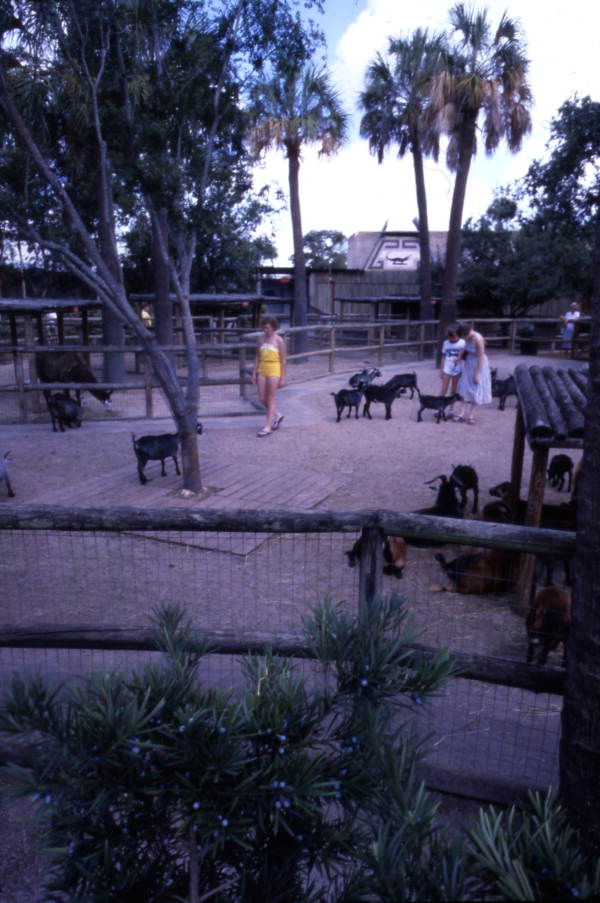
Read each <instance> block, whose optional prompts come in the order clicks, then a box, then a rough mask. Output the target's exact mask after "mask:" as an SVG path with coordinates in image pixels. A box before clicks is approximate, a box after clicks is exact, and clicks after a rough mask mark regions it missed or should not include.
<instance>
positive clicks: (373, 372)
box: [348, 367, 381, 389]
mask: <svg viewBox="0 0 600 903" xmlns="http://www.w3.org/2000/svg"><path fill="white" fill-rule="evenodd" d="M378 376H381V371H380V370H378V369H377V367H371V369H370V370H361V371H360V373H355V374H354V375H353V376H351V377H350V379H349V380H348V383H349V384H350V385H351V386H352V388H353V389H364V388H365V386H368V385H369V383H372V382H373V380H374V379H375V378H376V377H378Z"/></svg>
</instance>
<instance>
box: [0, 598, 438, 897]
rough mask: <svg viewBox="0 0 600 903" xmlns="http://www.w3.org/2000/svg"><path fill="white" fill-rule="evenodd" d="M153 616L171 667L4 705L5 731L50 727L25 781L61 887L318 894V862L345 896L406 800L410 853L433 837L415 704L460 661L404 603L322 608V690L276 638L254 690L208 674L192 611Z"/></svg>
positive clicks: (26, 688)
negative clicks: (188, 615)
mask: <svg viewBox="0 0 600 903" xmlns="http://www.w3.org/2000/svg"><path fill="white" fill-rule="evenodd" d="M155 628H156V637H157V643H158V645H159V647H160V648H161V649H162V651H163V653H164V655H163V660H162V661H161V663H160V664H152V665H149V666H147V667H145V668H144V669H143V670H142V671H140V672H139V673H137V672H133V673H128V674H124V673H109V674H93V675H92V676H90V677H89V678H88V679H87V680H85V681H84V682H83V683H82V684H80V685H77V686H74V687H73V686H70V687H62V688H60V689H57V688H54V689H50V688H49V687H47V686H46V685H45V684H44V682H43V681H41V680H39V679H35V680H32V681H30V682H29V683H27V684H25V683H23V682H22V681H20V680H18V679H15V681H14V682H13V687H12V692H11V693H10V695H9V696H7V698H6V699H4V701H3V702H2V705H1V707H0V730H1V731H2V732H3V733H8V734H13V735H29V734H31V733H32V732H33V733H35V735H36V738H37V740H38V745H37V747H36V750H37V752H36V756H35V763H34V764H33V766H32V767H31V768H30V769H28V770H23V769H15V771H14V778H15V781H16V783H17V784H18V785H19V786H20V789H21V792H23V793H26V794H31V795H32V796H33V798H34V799H35V800H36V801H37V802H38V804H39V808H40V812H41V814H42V816H43V817H44V818H45V821H46V826H47V834H48V842H49V844H50V846H51V847H52V848H53V849H54V850H55V867H54V873H53V880H52V889H53V891H54V892H55V893H57V894H59V893H67V894H68V895H69V899H72V900H82V901H83V900H90V899H93V900H97V901H113V900H114V901H116V900H125V899H126V900H128V901H133V900H140V901H141V900H143V901H145V903H151V901H157V903H158V901H161V903H164V901H166V900H169V899H173V900H174V899H177V898H185V899H191V896H190V897H188V896H186V895H187V894H191V887H192V886H193V887H194V888H195V892H196V893H203V892H208V891H210V890H214V889H215V888H218V887H220V886H223V892H222V893H221V894H217V895H216V896H215V899H217V900H233V899H236V900H255V899H259V897H260V898H261V899H264V900H270V901H275V900H282V901H287V900H291V899H295V900H310V899H316V896H315V894H314V893H313V890H312V885H311V875H312V874H313V871H312V870H313V869H317V870H320V871H321V872H322V873H323V874H327V875H328V877H329V880H331V881H332V882H334V883H335V884H336V886H338V887H339V891H340V894H342V893H344V887H345V886H346V884H347V883H348V880H349V879H348V874H349V873H350V872H352V873H353V874H352V878H351V881H352V882H357V881H360V883H361V886H362V885H363V884H364V881H365V880H367V878H368V873H369V871H370V869H371V865H370V864H369V862H368V856H370V853H369V850H370V845H371V844H372V843H374V842H375V841H376V840H377V838H378V836H379V834H380V832H381V831H382V830H383V827H384V826H385V825H386V824H388V818H389V815H390V813H391V812H392V811H393V813H394V819H393V825H394V831H395V832H396V833H397V831H403V832H404V833H405V834H409V835H412V833H413V832H414V831H416V830H417V829H418V834H419V840H418V843H417V842H416V841H415V842H412V841H411V846H410V849H411V850H416V849H417V847H419V848H420V847H421V846H422V843H423V842H425V841H427V843H428V842H429V840H428V839H429V838H430V836H432V832H433V827H432V824H431V823H432V820H433V817H434V815H435V811H436V805H435V803H434V802H433V801H432V800H431V798H430V797H429V795H428V794H427V793H425V791H424V789H423V787H422V784H421V783H420V780H419V779H418V778H417V774H416V766H417V763H418V761H419V759H420V755H421V750H422V745H423V739H422V737H421V738H418V737H417V735H416V732H415V729H413V727H412V726H411V722H412V721H413V714H412V713H414V711H415V710H416V709H417V708H418V706H420V705H422V704H424V703H426V701H427V699H428V698H429V696H430V695H431V694H433V693H435V692H437V691H438V690H439V689H440V688H441V686H442V685H443V682H444V680H445V679H446V678H447V676H448V675H450V674H451V673H452V672H453V665H452V662H451V660H450V658H449V657H448V656H447V655H442V656H440V657H439V658H437V659H434V660H432V661H429V662H426V663H425V662H423V661H422V660H421V657H420V656H419V654H418V652H416V651H414V650H413V649H412V648H411V647H410V646H409V645H408V644H409V643H410V642H412V640H413V639H414V634H413V633H412V631H411V630H410V628H409V626H408V625H407V623H406V615H405V612H404V608H403V605H402V603H401V601H400V600H399V599H397V598H395V597H392V598H391V599H389V600H385V601H382V602H378V603H375V604H374V605H373V606H371V607H370V608H369V609H365V611H363V612H362V619H361V620H360V621H359V619H358V618H357V617H356V616H354V615H351V614H349V613H348V612H347V611H346V610H345V609H344V608H342V607H341V606H334V605H333V604H332V603H331V602H326V603H325V604H324V605H323V606H322V607H321V608H319V609H318V610H317V612H316V614H315V617H314V618H313V619H311V620H310V621H308V622H307V636H308V639H309V642H311V643H312V645H313V648H314V650H315V652H316V655H317V658H318V659H319V660H320V661H321V662H322V663H323V664H325V661H324V660H325V659H326V658H327V659H329V658H330V657H331V658H332V659H333V661H331V662H329V663H328V664H327V674H326V677H325V680H324V682H322V681H318V682H317V685H316V689H313V688H309V686H308V684H307V682H306V680H305V679H304V678H303V677H302V676H301V674H300V673H299V672H298V670H297V668H296V667H295V666H294V665H293V664H292V663H291V662H290V661H288V660H285V659H282V658H279V657H277V656H275V655H273V654H272V653H270V652H266V653H265V655H264V656H261V657H248V658H246V659H245V660H244V662H243V670H244V674H245V677H246V689H245V690H244V691H243V692H242V693H241V694H238V695H234V694H232V693H226V692H223V691H215V690H211V689H209V688H206V687H203V686H202V685H201V683H200V681H199V679H198V667H199V665H200V663H201V661H202V658H203V656H204V654H205V653H206V651H207V649H206V648H205V647H204V646H203V645H202V644H201V643H199V642H197V641H196V640H195V638H194V631H193V629H192V627H191V625H190V624H189V623H187V622H185V621H184V618H183V615H182V612H181V611H179V610H177V609H173V608H167V609H165V610H163V611H161V612H160V613H159V614H158V615H157V616H156V619H155ZM400 710H401V711H403V712H404V717H403V719H402V720H400V721H398V719H397V718H394V713H396V712H398V711H400ZM382 836H383V835H382ZM394 836H396V835H395V834H394ZM407 842H408V841H407ZM407 849H408V847H407ZM363 856H364V857H367V858H365V860H364V864H360V863H362V859H363ZM357 863H358V864H359V865H358V867H357ZM413 867H414V868H416V866H413Z"/></svg>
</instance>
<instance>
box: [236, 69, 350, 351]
mask: <svg viewBox="0 0 600 903" xmlns="http://www.w3.org/2000/svg"><path fill="white" fill-rule="evenodd" d="M251 119H252V122H253V125H252V128H251V129H250V133H249V138H250V145H251V148H252V149H253V151H254V152H255V153H256V154H260V153H261V152H263V151H265V150H268V149H271V148H274V147H275V148H278V149H280V150H283V151H285V155H286V157H287V160H288V180H289V190H290V213H291V220H292V236H293V243H294V315H293V324H294V326H305V325H306V323H307V320H308V293H307V287H306V266H305V262H304V240H303V235H302V217H301V210H300V187H299V186H300V183H299V174H300V160H301V154H302V147H303V146H304V145H305V144H318V143H320V145H321V147H320V151H319V153H321V154H327V155H328V156H329V155H330V154H333V153H335V152H336V151H337V150H339V148H340V147H341V145H342V143H343V141H344V138H345V136H346V127H347V115H346V114H345V113H344V112H343V110H342V108H341V105H340V101H339V98H338V94H337V93H336V91H335V90H334V89H333V88H332V86H331V84H330V80H329V76H328V74H327V72H326V71H325V70H324V69H316V68H315V67H314V66H313V65H311V64H307V65H303V66H293V65H292V66H291V67H290V66H288V67H286V68H285V69H283V68H280V69H278V70H277V71H275V72H274V74H273V76H272V77H271V78H269V79H267V80H264V81H261V82H260V83H258V84H257V85H256V86H255V87H254V90H253V92H252V104H251ZM306 344H307V336H306V333H300V334H299V335H298V336H297V339H296V342H295V346H294V347H295V351H296V352H297V353H300V354H301V353H302V352H303V351H305V350H306Z"/></svg>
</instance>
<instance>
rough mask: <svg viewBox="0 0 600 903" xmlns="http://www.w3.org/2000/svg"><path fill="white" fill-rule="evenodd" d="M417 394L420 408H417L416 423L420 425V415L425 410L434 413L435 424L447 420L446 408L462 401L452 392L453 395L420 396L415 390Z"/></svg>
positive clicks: (456, 393)
mask: <svg viewBox="0 0 600 903" xmlns="http://www.w3.org/2000/svg"><path fill="white" fill-rule="evenodd" d="M417 394H418V396H419V402H420V404H421V407H420V408H419V410H418V413H417V423H421V420H422V417H421V414H422V413H423V411H425V410H430V411H435V412H436V414H435V421H436V423H439V422H440V420H447V419H448V418H447V417H446V408H448V407H451V406H452V405H453V404H454V402H455V401H461V400H462V399H461V396H460V395H459V394H458V392H454V394H453V395H421V393H420V392H419V390H418V389H417Z"/></svg>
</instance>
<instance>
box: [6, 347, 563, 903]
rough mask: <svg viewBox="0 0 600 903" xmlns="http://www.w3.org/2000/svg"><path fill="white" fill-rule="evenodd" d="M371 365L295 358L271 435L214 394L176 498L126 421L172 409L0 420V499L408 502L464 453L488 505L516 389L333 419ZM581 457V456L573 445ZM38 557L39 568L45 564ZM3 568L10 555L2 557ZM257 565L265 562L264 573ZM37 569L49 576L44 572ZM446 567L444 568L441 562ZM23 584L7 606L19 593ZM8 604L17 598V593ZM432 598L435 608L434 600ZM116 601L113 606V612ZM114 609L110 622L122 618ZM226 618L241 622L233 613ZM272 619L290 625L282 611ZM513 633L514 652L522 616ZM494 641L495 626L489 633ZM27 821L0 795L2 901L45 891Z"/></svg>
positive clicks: (158, 425) (426, 378)
mask: <svg viewBox="0 0 600 903" xmlns="http://www.w3.org/2000/svg"><path fill="white" fill-rule="evenodd" d="M490 358H491V363H492V365H493V366H497V367H498V375H499V377H504V376H506V375H508V374H509V373H510V372H512V369H513V368H514V366H515V365H517V364H521V363H525V364H539V365H544V364H546V363H551V364H552V365H553V366H572V364H571V362H570V361H567V360H565V359H561V358H549V359H543V358H526V357H519V358H515V357H509V356H508V355H504V354H494V353H493V352H492V353H491V355H490ZM370 365H373V362H372V361H369V360H359V361H356V362H355V363H354V362H350V363H349V364H348V367H347V368H345V369H344V372H339V373H337V374H334V375H328V376H325V377H319V378H315V371H314V368H313V367H312V366H311V365H292V366H290V379H289V385H288V386H287V387H286V388H284V389H283V390H281V392H280V394H279V401H278V404H279V407H280V409H281V411H282V412H283V413H284V415H285V419H284V421H283V424H282V426H281V428H280V430H279V431H278V432H277V433H275V434H273V435H272V436H271V437H268V438H264V439H259V438H257V435H256V434H257V431H258V429H259V428H260V427H261V426H262V423H263V419H264V418H263V416H262V415H261V414H260V413H259V412H257V411H254V410H253V409H252V407H251V405H250V403H249V402H246V403H245V405H244V406H242V408H241V409H240V406H239V401H238V400H237V399H236V397H235V393H231V396H230V397H231V406H232V408H235V410H234V411H233V413H235V415H236V416H231V415H229V414H227V398H228V397H229V396H227V391H226V390H221V397H220V402H221V403H220V405H219V404H217V403H216V402H214V401H213V400H212V399H208V398H207V399H206V404H205V406H204V408H203V410H202V413H201V416H202V419H203V421H204V433H203V436H202V438H201V440H200V449H201V461H202V473H203V481H204V484H205V486H206V487H207V488H208V489H209V490H210V491H209V493H208V494H207V496H206V497H205V498H188V499H182V498H181V496H180V495H179V494H178V493H177V489H178V488H179V487H180V485H181V483H180V479H179V478H178V477H177V476H176V475H174V474H173V472H172V467H171V466H170V464H169V465H168V471H169V475H168V476H167V477H166V478H164V479H163V478H161V477H160V476H159V475H158V473H159V471H158V465H157V464H149V465H148V475H149V476H150V477H152V482H151V483H149V484H148V486H141V485H140V484H139V482H138V480H137V475H136V471H135V460H134V457H133V453H132V449H131V433H132V432H136V433H137V434H138V435H139V434H140V433H144V432H148V433H157V432H161V431H163V430H164V431H167V430H170V429H171V424H170V421H169V420H167V419H165V420H155V421H153V422H152V423H151V424H148V423H146V422H144V423H143V425H141V424H140V421H139V420H135V421H133V420H122V419H116V418H107V419H105V418H102V419H98V420H92V419H91V418H84V425H83V427H82V428H81V429H80V430H72V431H70V432H69V433H68V434H60V433H53V432H52V430H51V428H50V424H49V421H48V420H47V419H44V418H42V419H40V420H39V421H38V422H33V423H29V424H4V425H1V426H0V452H3V451H6V450H10V452H11V458H12V461H11V465H10V466H11V478H12V482H13V487H14V489H15V492H16V497H15V499H8V498H7V495H6V490H5V487H4V486H0V505H2V504H7V503H12V502H16V503H18V504H47V503H50V504H57V503H58V504H60V503H64V504H77V505H93V506H97V505H108V506H110V505H120V504H127V505H142V506H143V505H164V506H177V507H180V506H183V507H192V508H193V507H195V506H201V507H202V508H211V507H218V508H221V509H222V508H238V507H246V508H280V507H285V508H303V507H304V508H320V509H330V510H336V509H337V510H347V509H351V510H355V509H362V508H385V509H393V510H397V511H411V510H414V509H415V508H420V507H423V506H426V505H429V504H431V503H432V502H433V500H434V494H433V492H432V491H431V489H430V487H429V486H427V485H426V481H428V480H431V479H432V478H434V477H436V476H437V475H439V474H442V473H445V474H448V473H449V472H450V470H451V469H452V467H453V466H454V465H457V464H470V465H472V466H473V467H475V469H476V470H477V472H478V475H479V480H480V487H481V490H480V493H481V494H480V507H481V506H483V505H484V504H485V503H486V502H487V501H488V500H489V498H490V497H489V495H488V489H489V487H490V486H493V485H495V484H496V483H498V482H500V481H502V480H505V479H508V477H509V475H510V466H511V456H512V446H513V432H514V421H515V400H514V398H511V399H509V401H508V403H507V406H506V410H505V411H499V410H498V409H497V401H496V400H494V402H493V403H492V404H491V405H488V406H485V407H483V408H481V409H479V410H478V412H477V423H476V425H474V426H470V425H467V424H459V423H453V422H447V423H444V422H442V423H440V424H437V423H435V421H434V419H433V416H432V412H430V411H426V412H424V414H423V422H421V423H418V422H417V411H418V409H419V403H418V398H417V396H416V395H415V397H414V398H413V399H412V400H411V399H410V397H409V396H410V393H408V394H406V395H404V396H403V397H401V398H398V399H397V400H396V401H395V402H394V405H393V408H392V419H391V420H390V421H386V420H385V419H384V409H383V406H381V405H374V406H372V415H373V419H372V420H369V419H367V418H364V417H362V416H361V417H359V418H358V419H355V418H354V417H352V418H350V419H348V418H346V417H345V416H344V418H343V419H342V421H341V422H339V423H337V422H336V412H335V405H334V400H333V398H332V397H331V393H332V392H335V391H337V390H338V389H340V388H343V387H346V386H347V385H348V377H349V375H350V374H351V373H352V372H355V371H356V370H359V369H361V367H362V366H370ZM576 366H580V365H579V364H577V365H576ZM380 369H381V373H382V380H386V379H388V378H389V377H391V376H392V375H394V374H395V373H398V372H409V371H411V370H415V371H416V372H417V376H418V383H419V387H420V389H421V391H422V392H423V393H430V394H437V393H438V391H439V377H438V374H437V370H436V369H434V367H433V365H432V362H430V361H429V362H423V363H417V364H413V363H410V364H406V363H400V362H390V363H387V364H386V365H385V366H383V367H381V368H380ZM251 391H252V390H249V394H250V392H251ZM94 404H95V402H89V405H90V411H91V410H94V411H96V409H95V408H93V405H94ZM573 458H574V459H575V460H576V459H577V453H574V454H573ZM529 469H530V454H529V451H528V450H527V449H526V455H525V463H524V471H523V474H524V481H523V485H522V487H521V494H522V495H525V494H526V491H527V479H528V475H529ZM546 498H547V500H549V501H557V502H559V501H564V500H565V498H566V495H565V493H564V492H563V493H558V492H556V491H555V490H553V489H550V488H548V490H547V495H546ZM345 547H347V541H346V546H344V548H345ZM341 551H342V550H341V548H337V549H336V554H338V555H341ZM450 557H453V556H452V555H451V556H450ZM271 560H272V559H269V561H271ZM39 565H40V568H41V567H42V565H41V562H39ZM3 567H7V563H6V561H5V562H4V565H3ZM169 567H173V565H169ZM260 568H261V565H260V564H259V565H258V573H259V574H260ZM348 572H349V569H347V568H346V569H345V570H344V575H343V576H344V579H349V578H348V577H347V573H348ZM40 573H41V577H40V582H41V583H42V585H44V581H45V580H46V575H45V574H42V572H41V571H40ZM340 573H341V572H340ZM349 573H350V574H353V572H349ZM24 576H27V577H28V578H29V577H30V575H24ZM438 578H439V579H441V573H439V574H438ZM246 579H247V575H245V574H242V575H241V576H240V580H246ZM353 579H355V576H353ZM149 580H152V575H150V577H149ZM43 588H45V587H44V586H43ZM17 595H18V594H16V595H15V599H14V608H13V609H12V614H13V615H16V613H17V611H18V610H19V608H18V605H19V603H20V601H21V600H18V598H17ZM67 595H68V594H67V593H66V591H65V601H64V603H63V604H64V612H63V615H64V617H63V618H61V617H59V616H58V615H57V620H68V618H69V616H70V615H72V611H71V610H70V603H69V600H68V598H67ZM78 596H79V591H77V592H75V593H74V594H73V606H75V605H76V603H77V597H78ZM460 604H463V602H462V601H461V603H460ZM469 604H470V603H469V601H468V600H466V601H465V602H464V605H466V606H467V608H468V606H469ZM7 606H8V607H10V606H11V603H10V601H9V602H8V603H7ZM436 607H437V608H440V603H439V602H437V603H436ZM33 608H35V606H34V607H33ZM118 611H119V605H118V604H117V605H116V606H115V610H114V614H115V615H116V614H117V612H118ZM456 611H457V610H456V609H453V615H452V616H448V618H447V624H446V628H444V627H442V633H444V631H446V633H448V631H449V629H450V621H451V620H453V619H454V620H456V621H457V622H458V620H457V618H456ZM463 613H464V612H463ZM110 614H111V613H109V615H110ZM467 614H469V612H468V611H467ZM28 615H32V616H33V619H36V617H39V619H40V620H43V619H44V618H43V612H42V613H38V615H36V612H35V610H33V609H31V608H30V609H29V612H28ZM220 615H223V607H222V608H221V610H220ZM262 616H263V617H264V618H265V622H266V624H269V623H270V621H269V618H270V616H271V612H270V609H265V612H264V613H263V615H262ZM475 616H476V617H477V613H476V612H475ZM278 617H279V615H278ZM493 617H494V618H496V617H497V618H502V619H503V621H502V622H503V623H504V618H505V615H504V614H500V613H499V612H496V613H495V614H494V615H493ZM109 619H110V620H113V621H114V620H116V617H114V618H112V617H110V618H109ZM3 620H4V619H3ZM11 620H12V618H11ZM28 620H29V617H28ZM86 620H87V619H86ZM232 620H233V623H235V617H233V616H232ZM257 621H258V619H257ZM277 625H278V626H279V625H281V626H285V627H286V628H289V627H290V626H292V627H294V626H296V625H295V624H294V623H293V622H290V623H288V622H286V623H285V624H283V623H282V622H281V621H278V622H277ZM215 626H216V625H215ZM222 626H227V625H222ZM253 626H256V627H260V626H264V625H263V624H260V623H255V624H254V625H253ZM518 631H519V638H518V643H519V644H520V646H519V650H518V653H519V655H520V651H521V646H522V643H523V637H522V627H521V625H518ZM494 641H495V637H493V638H492V640H491V642H492V644H493V642H494ZM507 642H508V641H507ZM510 642H512V640H511V641H510ZM516 642H517V641H516V640H515V643H516ZM466 644H467V647H468V646H469V644H470V638H469V637H467V639H466ZM509 645H510V643H509ZM472 651H475V650H472ZM478 651H479V650H478ZM492 651H493V652H494V654H499V652H501V651H503V650H499V649H495V648H494V647H493V645H492ZM504 651H506V650H504ZM21 819H22V810H21V809H20V808H15V806H14V804H12V803H10V802H9V801H8V800H4V801H3V800H2V797H0V903H36V901H41V900H42V899H43V898H42V897H41V896H38V895H37V894H38V891H37V890H36V877H35V876H36V874H38V872H39V870H40V869H43V860H41V861H39V862H38V859H37V857H34V859H33V860H32V859H31V857H30V853H28V852H27V851H28V849H29V848H30V843H29V841H30V833H29V832H30V826H29V824H28V821H27V820H26V819H25V820H23V821H22V820H21ZM25 858H27V861H28V866H29V867H28V869H26V872H27V879H26V880H24V879H23V874H24V872H23V864H24V862H25Z"/></svg>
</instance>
